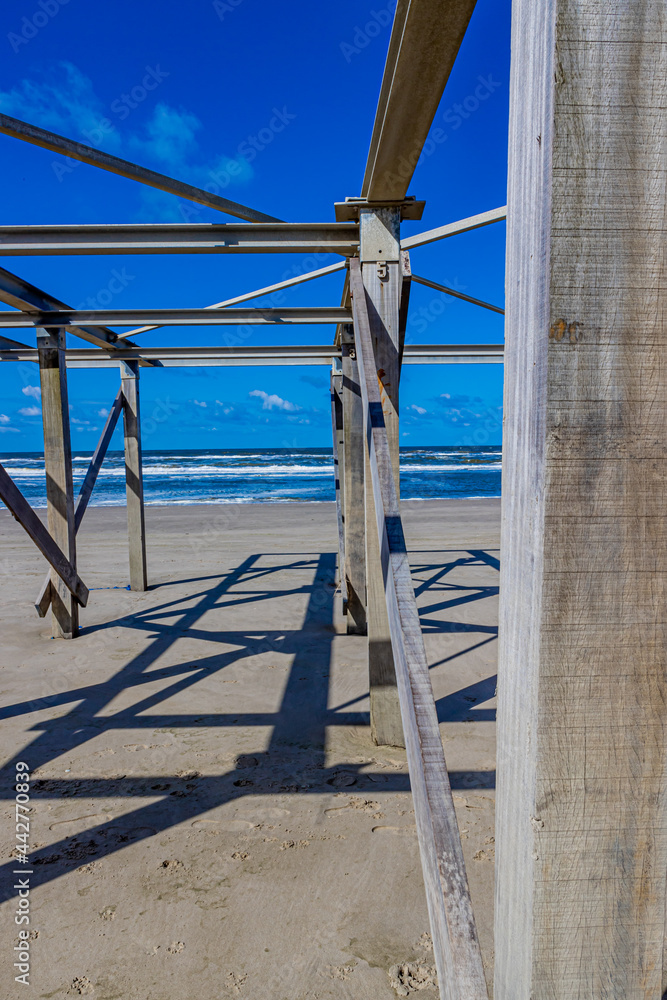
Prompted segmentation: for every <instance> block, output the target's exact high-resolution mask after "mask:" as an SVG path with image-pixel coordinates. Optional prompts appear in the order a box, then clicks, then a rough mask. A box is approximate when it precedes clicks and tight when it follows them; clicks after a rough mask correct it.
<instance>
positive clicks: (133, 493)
mask: <svg viewBox="0 0 667 1000" xmlns="http://www.w3.org/2000/svg"><path fill="white" fill-rule="evenodd" d="M120 373H121V387H122V390H123V417H124V427H125V484H126V495H127V534H128V542H129V549H130V588H131V589H132V590H148V575H147V570H146V525H145V521H144V479H143V469H142V463H141V420H140V414H139V365H138V362H137V361H121V362H120Z"/></svg>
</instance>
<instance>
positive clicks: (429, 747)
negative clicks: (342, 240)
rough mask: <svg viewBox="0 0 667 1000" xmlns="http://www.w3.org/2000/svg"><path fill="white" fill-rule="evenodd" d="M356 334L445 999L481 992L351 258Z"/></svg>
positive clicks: (463, 999) (364, 309) (357, 273)
mask: <svg viewBox="0 0 667 1000" xmlns="http://www.w3.org/2000/svg"><path fill="white" fill-rule="evenodd" d="M350 289H351V293H352V306H353V311H354V337H355V346H356V350H357V361H358V365H359V383H360V389H361V399H362V405H363V410H364V422H365V427H366V437H367V442H368V452H369V458H370V473H371V480H372V485H373V497H374V500H375V514H376V521H377V532H378V537H379V542H380V554H381V561H382V573H383V577H384V585H385V596H386V601H387V612H388V616H389V630H390V635H391V646H392V650H393V654H394V664H395V668H396V680H397V685H398V693H399V699H400V706H401V718H402V720H403V731H404V734H405V743H406V750H407V756H408V767H409V772H410V785H411V788H412V797H413V800H414V806H415V821H416V825H417V838H418V841H419V849H420V852H421V859H422V869H423V873H424V884H425V888H426V898H427V903H428V909H429V915H430V921H431V932H432V938H433V952H434V956H435V961H436V966H437V970H438V981H439V984H440V996H441V998H442V1000H483V998H486V997H487V996H488V994H487V990H486V983H485V980H484V972H483V968H482V957H481V952H480V949H479V942H478V940H477V931H476V929H475V921H474V918H473V913H472V904H471V901H470V893H469V889H468V880H467V876H466V870H465V863H464V860H463V851H462V848H461V838H460V834H459V829H458V823H457V820H456V812H455V810H454V801H453V798H452V792H451V787H450V784H449V776H448V774H447V765H446V762H445V755H444V751H443V748H442V740H441V737H440V730H439V727H438V716H437V712H436V707H435V699H434V697H433V689H432V687H431V681H430V677H429V669H428V661H427V659H426V652H425V649H424V640H423V637H422V632H421V625H420V621H419V613H418V610H417V603H416V601H415V594H414V588H413V585H412V577H411V574H410V565H409V561H408V553H407V548H406V544H405V537H404V534H403V525H402V522H401V514H400V508H399V503H398V493H397V489H396V483H395V480H394V471H393V468H392V460H391V453H390V447H389V438H388V435H387V428H386V427H385V421H384V414H383V409H382V400H381V397H380V388H379V384H378V377H377V371H376V365H375V360H374V354H373V343H372V339H371V326H370V321H369V316H368V304H367V297H366V291H365V289H364V284H363V281H362V275H361V265H360V263H359V261H358V260H356V259H355V260H353V261H351V263H350Z"/></svg>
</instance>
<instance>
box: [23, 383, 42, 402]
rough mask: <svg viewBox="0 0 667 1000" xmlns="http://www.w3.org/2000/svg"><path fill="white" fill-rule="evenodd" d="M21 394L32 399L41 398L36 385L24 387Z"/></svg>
mask: <svg viewBox="0 0 667 1000" xmlns="http://www.w3.org/2000/svg"><path fill="white" fill-rule="evenodd" d="M21 392H22V393H23V395H24V396H32V398H33V399H41V398H42V390H41V389H40V387H39V386H38V385H24V386H23V388H22V389H21Z"/></svg>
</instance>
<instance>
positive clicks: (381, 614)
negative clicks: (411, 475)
mask: <svg viewBox="0 0 667 1000" xmlns="http://www.w3.org/2000/svg"><path fill="white" fill-rule="evenodd" d="M399 228H400V212H399V211H398V210H396V209H393V208H378V209H362V210H361V211H360V219H359V229H360V239H361V262H362V263H361V271H362V277H363V282H364V287H365V288H366V292H367V295H368V300H369V317H370V319H369V322H370V329H371V341H372V345H373V352H374V358H375V367H376V370H377V377H378V381H379V384H380V387H381V389H380V391H381V398H382V407H383V412H384V419H385V426H386V429H387V435H388V439H389V448H390V451H391V458H392V463H393V467H394V475H395V479H396V483H398V482H399V452H398V440H399V438H398V434H399V432H398V383H399V378H400V360H399V359H400V343H399V338H400V318H399V306H400V295H401V288H402V283H403V273H402V266H401V260H400V254H401V250H400V242H399ZM365 481H366V490H365V506H366V615H367V627H368V673H369V683H370V704H371V735H372V737H373V739H374V741H375V742H376V743H377V744H379V745H383V744H386V745H390V746H405V738H404V736H403V728H402V725H401V709H400V705H399V700H398V691H397V689H396V672H395V669H394V660H393V655H392V646H391V638H390V634H389V621H388V619H387V605H386V601H385V597H384V585H383V582H382V569H381V566H380V551H379V549H378V540H377V533H376V532H375V531H374V530H373V525H374V524H375V517H376V515H375V509H374V497H373V485H372V482H371V478H370V475H369V470H368V456H366V476H365Z"/></svg>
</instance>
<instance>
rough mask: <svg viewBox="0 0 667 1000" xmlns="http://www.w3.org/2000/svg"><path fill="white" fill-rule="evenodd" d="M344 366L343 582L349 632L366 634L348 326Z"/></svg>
mask: <svg viewBox="0 0 667 1000" xmlns="http://www.w3.org/2000/svg"><path fill="white" fill-rule="evenodd" d="M340 335H341V353H342V366H343V385H342V390H341V391H342V394H343V437H344V451H345V461H344V465H345V470H344V475H345V488H344V490H343V528H344V532H345V581H346V585H347V632H348V635H366V632H367V619H366V517H365V510H364V504H365V500H364V497H365V486H364V481H365V479H364V477H365V463H366V459H365V454H366V444H365V439H364V425H363V416H364V415H363V410H362V406H361V389H360V388H359V371H358V368H357V355H356V351H355V348H354V334H353V332H352V326H351V325H343V326H342V327H341V331H340Z"/></svg>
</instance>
